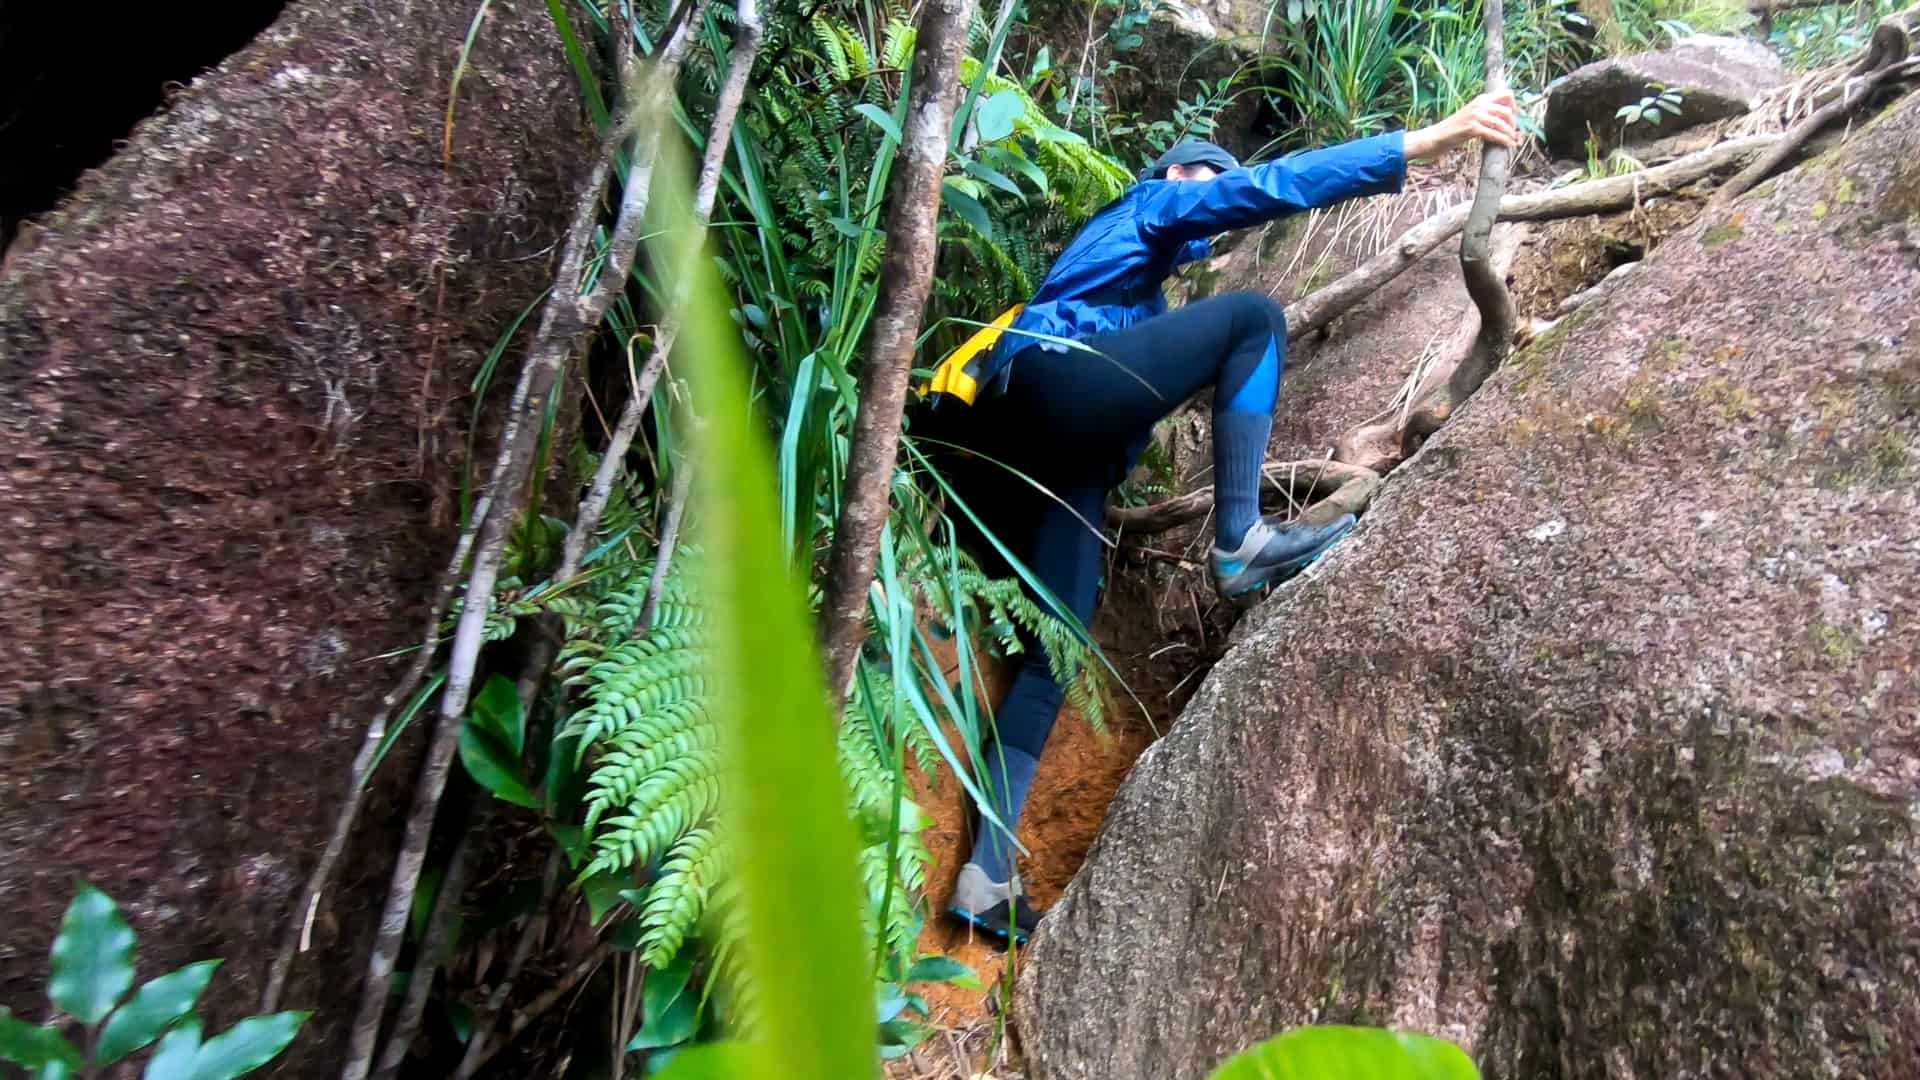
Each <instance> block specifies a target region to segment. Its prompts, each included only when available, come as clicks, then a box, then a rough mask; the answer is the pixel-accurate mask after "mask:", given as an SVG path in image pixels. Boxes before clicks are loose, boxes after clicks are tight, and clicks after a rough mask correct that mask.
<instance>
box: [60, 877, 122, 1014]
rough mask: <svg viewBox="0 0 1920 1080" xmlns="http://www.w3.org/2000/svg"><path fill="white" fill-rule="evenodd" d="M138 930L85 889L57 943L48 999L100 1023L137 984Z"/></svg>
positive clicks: (70, 908)
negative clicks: (136, 952)
mask: <svg viewBox="0 0 1920 1080" xmlns="http://www.w3.org/2000/svg"><path fill="white" fill-rule="evenodd" d="M133 942H134V937H133V927H131V926H128V925H127V920H126V919H124V918H121V916H120V907H119V905H117V904H115V903H114V902H113V900H112V898H110V897H109V896H107V894H106V893H103V892H101V891H100V890H99V889H96V888H94V887H93V886H91V885H82V886H80V891H79V892H78V893H76V894H75V895H74V898H73V902H72V903H70V904H68V905H67V915H66V918H64V919H62V920H60V936H58V937H56V938H54V939H53V977H52V978H51V979H49V980H48V982H47V996H48V997H49V998H51V999H53V1003H54V1005H56V1006H58V1007H59V1009H60V1011H61V1012H64V1013H66V1014H67V1015H68V1016H71V1017H73V1018H74V1019H75V1020H78V1021H80V1022H81V1023H83V1024H97V1023H99V1022H100V1021H102V1020H104V1019H106V1016H107V1013H109V1012H112V1011H113V1004H114V1002H116V1001H119V1000H120V996H121V995H122V994H125V993H126V992H127V988H128V987H130V986H132V985H133Z"/></svg>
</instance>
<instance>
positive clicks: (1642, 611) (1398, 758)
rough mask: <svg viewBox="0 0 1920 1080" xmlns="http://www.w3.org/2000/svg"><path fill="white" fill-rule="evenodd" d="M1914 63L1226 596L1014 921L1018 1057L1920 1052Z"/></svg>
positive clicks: (1164, 1074)
mask: <svg viewBox="0 0 1920 1080" xmlns="http://www.w3.org/2000/svg"><path fill="white" fill-rule="evenodd" d="M1916 441H1920V95H1910V96H1908V97H1907V98H1905V99H1904V100H1903V101H1901V102H1900V103H1898V104H1897V105H1896V106H1895V107H1894V109H1893V110H1892V111H1891V112H1890V113H1889V114H1887V115H1884V116H1882V117H1881V118H1880V119H1878V120H1877V121H1875V122H1873V123H1870V124H1865V125H1862V126H1861V127H1860V128H1858V129H1857V130H1856V131H1855V132H1854V133H1853V134H1852V135H1851V136H1850V137H1849V138H1848V139H1847V140H1846V141H1845V142H1844V143H1843V144H1841V146H1840V147H1839V148H1838V149H1836V150H1834V151H1832V152H1830V153H1828V154H1826V155H1824V156H1822V157H1820V158H1817V159H1815V160H1814V161H1813V162H1811V163H1809V164H1808V165H1806V166H1804V167H1802V168H1800V169H1798V170H1797V171H1794V172H1791V173H1788V174H1786V175H1784V176H1782V177H1780V178H1778V179H1777V180H1775V181H1773V182H1771V183H1769V184H1766V185H1762V186H1761V187H1760V188H1758V189H1756V190H1755V191H1754V192H1751V193H1749V194H1748V195H1747V196H1746V197H1744V198H1742V199H1740V200H1737V201H1736V202H1735V203H1733V204H1732V205H1731V206H1730V207H1729V208H1727V209H1726V210H1725V211H1721V212H1716V213H1714V214H1711V215H1708V216H1707V217H1705V218H1704V219H1702V220H1700V221H1698V222H1696V223H1695V224H1694V225H1692V226H1690V227H1689V228H1687V229H1685V230H1682V231H1681V232H1679V233H1677V234H1676V235H1675V236H1674V237H1672V238H1671V239H1669V240H1668V241H1667V242H1666V243H1664V244H1662V245H1661V246H1660V247H1659V248H1657V249H1655V250H1654V251H1653V252H1652V254H1651V255H1650V256H1649V257H1648V259H1647V260H1646V262H1645V264H1644V265H1643V267H1642V269H1641V270H1640V271H1639V272H1638V273H1636V274H1634V275H1632V276H1629V277H1627V278H1625V279H1623V280H1622V281H1620V282H1619V283H1618V285H1617V286H1615V287H1614V288H1612V289H1610V290H1609V293H1608V295H1607V296H1606V297H1605V298H1603V299H1601V300H1598V301H1596V302H1594V303H1593V304H1592V305H1589V306H1588V307H1586V308H1583V309H1581V310H1580V311H1579V312H1578V313H1577V314H1575V315H1573V316H1570V317H1569V318H1568V319H1567V320H1566V321H1565V322H1563V323H1562V324H1561V326H1560V327H1559V328H1557V329H1556V330H1555V331H1554V332H1552V333H1549V334H1547V335H1545V336H1543V337H1542V338H1540V339H1539V340H1537V341H1535V342H1534V343H1533V344H1532V345H1531V346H1530V347H1529V348H1528V349H1527V350H1526V351H1524V352H1523V353H1522V354H1521V355H1519V356H1518V357H1517V358H1515V359H1514V360H1513V361H1512V362H1511V363H1510V364H1509V365H1508V366H1507V367H1506V368H1504V369H1503V370H1502V371H1500V372H1498V373H1497V374H1496V375H1495V377H1494V378H1493V379H1492V380H1491V381H1490V382H1489V384H1488V385H1487V386H1486V387H1485V388H1484V389H1483V390H1482V391H1481V392H1480V393H1479V394H1478V395H1477V396H1476V397H1475V398H1474V399H1473V400H1472V401H1471V402H1470V403H1469V404H1468V405H1467V407H1466V408H1464V409H1463V410H1462V411H1461V412H1460V413H1459V414H1458V415H1457V416H1456V418H1455V419H1454V420H1453V422H1452V423H1450V424H1449V425H1448V426H1447V427H1446V428H1444V429H1443V430H1442V431H1441V432H1440V433H1439V434H1438V435H1437V436H1436V437H1435V438H1434V439H1433V440H1432V441H1430V442H1429V443H1428V444H1427V446H1426V448H1425V449H1424V450H1423V451H1422V452H1421V453H1420V454H1419V455H1417V456H1416V457H1415V458H1414V459H1413V460H1412V461H1410V462H1409V463H1407V464H1406V465H1405V466H1403V467H1402V468H1401V469H1400V470H1398V471H1396V472H1395V473H1394V475H1393V477H1392V479H1391V480H1390V481H1389V482H1388V485H1387V487H1386V489H1385V491H1384V492H1383V494H1382V496H1381V498H1380V499H1379V501H1378V502H1376V503H1375V505H1374V507H1373V509H1372V511H1371V512H1370V513H1369V514H1368V516H1367V517H1366V518H1365V520H1364V521H1363V522H1362V524H1361V526H1360V528H1359V530H1358V531H1357V532H1356V533H1355V535H1354V536H1353V537H1352V538H1351V540H1350V541H1349V542H1347V543H1346V544H1344V545H1342V547H1340V548H1338V549H1336V551H1335V552H1334V553H1333V554H1331V555H1330V556H1329V557H1328V558H1327V559H1326V560H1324V561H1323V563H1322V564H1321V566H1320V568H1318V570H1317V572H1315V573H1314V574H1312V575H1311V576H1310V577H1308V578H1306V579H1304V580H1300V581H1298V582H1296V583H1295V584H1293V585H1291V586H1289V587H1287V588H1286V589H1285V590H1283V592H1282V593H1281V594H1280V595H1278V596H1277V597H1275V598H1274V599H1272V600H1271V601H1269V602H1268V603H1267V604H1266V605H1264V606H1263V607H1262V608H1260V609H1259V610H1257V611H1256V612H1254V613H1252V614H1251V615H1250V616H1249V617H1248V618H1247V619H1246V620H1244V621H1243V623H1242V626H1241V628H1240V630H1239V634H1240V640H1239V642H1238V644H1237V645H1236V646H1235V648H1234V649H1233V650H1232V651H1231V652H1230V653H1229V654H1228V655H1227V657H1226V658H1225V659H1224V660H1223V661H1222V662H1221V663H1220V664H1219V665H1218V666H1217V667H1216V668H1215V669H1214V670H1213V672H1212V673H1211V675H1210V676H1209V677H1208V679H1207V681H1206V684H1205V686H1204V687H1203V688H1202V689H1201V691H1200V692H1199V694H1197V695H1196V697H1195V699H1194V701H1193V703H1192V704H1191V705H1190V706H1189V708H1188V710H1187V711H1186V714H1185V715H1184V716H1183V718H1182V719H1181V720H1180V721H1179V723H1178V724H1177V725H1176V726H1175V727H1174V729H1173V731H1172V732H1171V733H1170V734H1169V735H1168V736H1167V737H1166V738H1165V739H1163V740H1161V741H1160V742H1159V743H1157V744H1156V745H1155V746H1154V747H1153V749H1151V750H1150V751H1149V752H1148V753H1147V754H1146V755H1145V756H1144V757H1143V758H1142V759H1141V762H1140V764H1139V765H1138V766H1137V767H1136V768H1135V771H1134V772H1133V773H1132V775H1131V776H1130V777H1129V778H1128V781H1127V783H1126V784H1125V785H1124V786H1123V787H1122V789H1121V791H1120V794H1119V796H1118V797H1117V799H1116V801H1115V803H1114V805H1113V808H1112V811H1111V814H1110V816H1109V819H1108V821H1107V823H1106V825H1105V827H1104V829H1103V831H1102V833H1101V836H1100V838H1099V839H1098V840H1097V841H1096V843H1095V846H1094V849H1093V851H1092V852H1091V854H1090V856H1089V860H1088V862H1087V865H1086V866H1085V867H1084V868H1083V869H1082V871H1081V872H1080V874H1079V875H1078V876H1077V877H1076V878H1075V880H1074V882H1073V883H1072V885H1071V886H1069V888H1068V890H1067V892H1066V894H1065V896H1064V898H1063V899H1062V901H1061V903H1060V904H1059V905H1058V906H1057V907H1056V908H1055V909H1054V910H1053V912H1052V913H1051V915H1050V916H1049V917H1048V919H1047V921H1046V922H1045V923H1044V924H1043V926H1042V930H1041V933H1040V935H1039V937H1038V939H1037V940H1036V942H1035V944H1034V945H1033V947H1032V948H1031V950H1030V951H1029V953H1028V954H1027V958H1026V970H1025V972H1024V975H1023V978H1022V981H1021V984H1020V986H1019V992H1018V994H1017V995H1016V999H1015V1020H1016V1023H1017V1025H1018V1029H1019V1032H1020V1035H1021V1039H1022V1043H1023V1045H1024V1047H1025V1050H1026V1053H1027V1057H1028V1062H1029V1064H1030V1066H1031V1070H1032V1075H1033V1076H1034V1077H1036V1078H1037V1080H1075V1078H1108V1077H1134V1076H1152V1077H1159V1078H1173V1080H1178V1078H1189V1077H1201V1076H1204V1075H1205V1074H1206V1073H1207V1071H1208V1070H1209V1069H1210V1068H1211V1067H1213V1066H1214V1065H1215V1064H1216V1063H1218V1062H1219V1061H1220V1060H1221V1059H1223V1058H1224V1057H1226V1056H1227V1055H1229V1054H1231V1053H1232V1052H1234V1051H1236V1050H1238V1049H1240V1048H1241V1047H1244V1046H1246V1045H1248V1044H1250V1043H1253V1042H1255V1041H1257V1040H1259V1039H1262V1038H1264V1037H1266V1036H1269V1035H1271V1034H1273V1033H1274V1032H1276V1031H1280V1030H1282V1029H1286V1028H1289V1027H1292V1026H1295V1025H1300V1024H1308V1023H1315V1022H1360V1023H1370V1024H1388V1025H1394V1026H1398V1027H1403V1028H1411V1029H1416V1030H1421V1031H1426V1032H1431V1033H1435V1034H1438V1035H1442V1036H1445V1037H1448V1038H1451V1039H1455V1040H1457V1041H1459V1042H1460V1043H1461V1044H1463V1045H1464V1046H1465V1047H1467V1049H1468V1050H1469V1051H1470V1052H1471V1053H1472V1054H1473V1056H1474V1057H1475V1058H1476V1059H1477V1060H1478V1061H1479V1062H1480V1064H1481V1066H1482V1068H1483V1069H1484V1070H1485V1072H1486V1075H1488V1076H1489V1077H1492V1078H1496V1080H1497V1078H1505V1077H1515V1078H1522V1077H1524V1078H1533V1077H1554V1076H1615V1077H1626V1076H1661V1077H1690V1076H1782V1077H1784V1076H1883V1077H1897V1076H1913V1075H1917V1074H1920V844H1917V843H1916V839H1915V819H1916V816H1917V815H1920V810H1917V809H1916V808H1917V807H1920V629H1916V620H1920V489H1917V488H1916V485H1915V483H1914V478H1915V476H1916V470H1920V460H1916V450H1915V445H1916Z"/></svg>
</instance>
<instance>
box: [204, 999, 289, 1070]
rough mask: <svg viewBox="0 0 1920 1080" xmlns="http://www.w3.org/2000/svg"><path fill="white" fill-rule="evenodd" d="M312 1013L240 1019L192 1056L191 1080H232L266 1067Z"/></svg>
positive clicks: (277, 1014) (280, 1014)
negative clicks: (263, 1066)
mask: <svg viewBox="0 0 1920 1080" xmlns="http://www.w3.org/2000/svg"><path fill="white" fill-rule="evenodd" d="M312 1015H313V1014H312V1013H306V1012H283V1013H274V1014H273V1015H272V1016H254V1017H249V1018H248V1019H245V1020H242V1021H240V1022H239V1023H237V1024H235V1025H233V1026H232V1027H230V1028H228V1029H227V1030H225V1031H223V1032H221V1033H220V1034H218V1035H215V1036H214V1037H213V1038H211V1039H208V1040H207V1041H206V1043H205V1044H204V1045H202V1046H201V1047H200V1050H199V1052H198V1053H196V1054H194V1055H193V1072H192V1073H191V1074H190V1075H191V1076H192V1078H193V1080H233V1078H234V1077H236V1076H245V1075H246V1074H247V1073H250V1072H252V1071H253V1070H255V1069H257V1068H259V1067H260V1066H262V1065H265V1064H266V1063H267V1062H269V1061H272V1060H273V1059H274V1058H276V1057H278V1056H279V1055H280V1051H282V1050H285V1049H286V1048H287V1044H288V1043H290V1042H292V1041H293V1037H294V1036H295V1035H298V1034H299V1033H300V1025H302V1024H304V1023H306V1022H307V1017H309V1016H312Z"/></svg>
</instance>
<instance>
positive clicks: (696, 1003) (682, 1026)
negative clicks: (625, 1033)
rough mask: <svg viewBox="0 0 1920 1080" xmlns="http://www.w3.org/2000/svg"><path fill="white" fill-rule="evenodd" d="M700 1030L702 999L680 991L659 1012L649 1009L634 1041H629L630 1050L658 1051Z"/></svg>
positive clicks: (635, 1034) (675, 1044) (690, 1036)
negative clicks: (677, 995)
mask: <svg viewBox="0 0 1920 1080" xmlns="http://www.w3.org/2000/svg"><path fill="white" fill-rule="evenodd" d="M699 1029H700V999H698V998H696V997H694V996H693V995H692V994H681V995H680V996H679V997H676V998H674V999H673V1000H672V1002H670V1003H669V1004H668V1005H667V1007H666V1008H664V1009H661V1010H660V1011H658V1012H655V1011H653V1010H648V1011H647V1014H646V1015H645V1016H643V1017H641V1019H640V1030H639V1031H637V1032H635V1033H634V1036H633V1041H632V1042H630V1043H628V1044H627V1049H628V1050H659V1049H661V1048H663V1047H668V1046H678V1045H680V1044H681V1043H683V1042H686V1041H687V1040H688V1039H691V1038H693V1035H694V1032H696V1031H698V1030H699Z"/></svg>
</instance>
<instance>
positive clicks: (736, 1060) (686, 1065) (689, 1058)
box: [654, 1043, 761, 1080]
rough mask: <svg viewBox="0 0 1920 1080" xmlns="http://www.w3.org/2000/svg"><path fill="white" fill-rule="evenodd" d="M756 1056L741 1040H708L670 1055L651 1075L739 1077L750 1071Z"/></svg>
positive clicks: (691, 1079)
mask: <svg viewBox="0 0 1920 1080" xmlns="http://www.w3.org/2000/svg"><path fill="white" fill-rule="evenodd" d="M757 1060H760V1059H759V1058H756V1057H755V1056H754V1055H753V1054H752V1053H751V1052H750V1051H749V1048H748V1047H746V1046H745V1045H743V1044H741V1043H709V1044H707V1045H706V1046H695V1047H690V1048H688V1049H686V1050H682V1051H680V1052H679V1053H677V1054H675V1055H673V1061H672V1062H671V1063H669V1064H668V1065H667V1067H666V1068H664V1069H662V1070H660V1071H659V1072H657V1073H655V1074H654V1075H655V1076H657V1077H659V1078H660V1080H740V1078H741V1077H743V1076H755V1075H761V1074H756V1073H754V1072H752V1071H751V1070H752V1068H753V1063H754V1062H755V1061H757Z"/></svg>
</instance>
